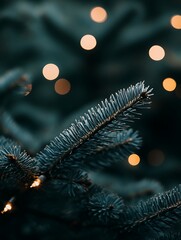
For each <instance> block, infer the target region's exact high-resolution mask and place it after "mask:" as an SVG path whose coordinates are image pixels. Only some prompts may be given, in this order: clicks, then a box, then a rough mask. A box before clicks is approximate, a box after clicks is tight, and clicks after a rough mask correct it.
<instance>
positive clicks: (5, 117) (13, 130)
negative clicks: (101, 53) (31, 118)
mask: <svg viewBox="0 0 181 240" xmlns="http://www.w3.org/2000/svg"><path fill="white" fill-rule="evenodd" d="M0 127H1V128H2V129H3V132H4V133H5V134H6V135H8V136H9V137H12V138H13V139H16V140H17V141H18V142H20V143H22V144H23V145H24V146H31V147H32V148H33V149H34V148H36V147H37V142H36V141H35V139H34V137H33V135H32V134H31V133H30V132H28V131H27V130H26V129H23V128H22V127H21V126H19V125H18V124H17V123H16V122H15V120H14V119H13V117H12V116H11V115H10V114H9V113H8V112H4V113H3V114H2V116H1V119H0ZM22 133H23V134H22Z"/></svg>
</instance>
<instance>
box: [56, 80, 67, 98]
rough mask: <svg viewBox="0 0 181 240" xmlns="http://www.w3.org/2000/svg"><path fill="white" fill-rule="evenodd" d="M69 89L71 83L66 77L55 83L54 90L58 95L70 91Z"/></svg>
mask: <svg viewBox="0 0 181 240" xmlns="http://www.w3.org/2000/svg"><path fill="white" fill-rule="evenodd" d="M70 89H71V84H70V82H69V81H68V80H66V79H63V78H61V79H59V80H58V81H56V83H55V92H56V93H58V94H60V95H65V94H67V93H68V92H70Z"/></svg>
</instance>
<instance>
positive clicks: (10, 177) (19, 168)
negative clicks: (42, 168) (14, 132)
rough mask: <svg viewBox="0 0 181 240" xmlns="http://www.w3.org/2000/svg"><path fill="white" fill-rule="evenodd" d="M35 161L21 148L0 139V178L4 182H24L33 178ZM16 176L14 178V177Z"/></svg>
mask: <svg viewBox="0 0 181 240" xmlns="http://www.w3.org/2000/svg"><path fill="white" fill-rule="evenodd" d="M35 169H36V164H35V161H34V160H33V159H32V158H31V157H30V156H29V155H28V154H27V153H26V152H25V151H22V150H21V146H19V145H17V144H16V143H15V142H14V141H12V140H10V139H7V138H5V137H0V178H1V179H3V180H5V181H12V182H18V183H22V182H26V183H28V182H29V181H30V180H31V181H32V180H33V178H34V174H33V171H34V170H35ZM14 176H16V178H15V177H14Z"/></svg>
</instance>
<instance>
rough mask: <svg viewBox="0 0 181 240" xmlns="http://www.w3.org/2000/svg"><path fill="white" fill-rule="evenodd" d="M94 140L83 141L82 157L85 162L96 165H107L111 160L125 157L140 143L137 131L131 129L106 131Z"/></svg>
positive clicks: (115, 160)
mask: <svg viewBox="0 0 181 240" xmlns="http://www.w3.org/2000/svg"><path fill="white" fill-rule="evenodd" d="M96 140H97V141H96ZM96 140H95V141H96V143H93V140H90V141H89V142H86V143H85V144H86V146H84V154H83V157H82V159H83V161H84V162H86V164H88V165H90V166H96V167H98V166H109V165H111V164H112V163H113V162H117V161H120V160H122V159H125V158H126V157H127V156H128V155H129V154H130V153H132V152H133V151H134V150H135V149H136V148H139V147H140V145H141V138H140V137H139V136H138V132H133V130H132V129H129V130H123V131H121V132H111V133H110V132H108V133H107V135H105V136H104V135H102V136H99V137H98V139H96ZM88 143H89V144H88Z"/></svg>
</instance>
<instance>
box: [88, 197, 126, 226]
mask: <svg viewBox="0 0 181 240" xmlns="http://www.w3.org/2000/svg"><path fill="white" fill-rule="evenodd" d="M88 209H89V212H90V216H91V217H92V219H93V221H95V222H97V223H100V224H106V225H107V226H109V225H112V224H114V223H116V221H118V220H119V218H121V213H122V212H123V209H124V203H123V200H122V199H121V198H120V197H119V196H116V195H115V194H111V193H107V192H101V193H97V194H94V195H93V196H92V197H91V198H90V199H89V203H88Z"/></svg>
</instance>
